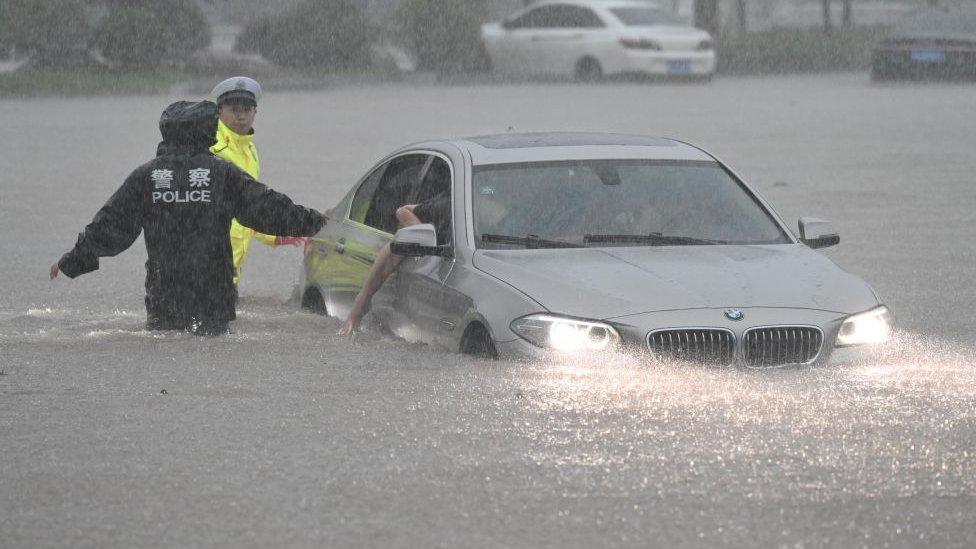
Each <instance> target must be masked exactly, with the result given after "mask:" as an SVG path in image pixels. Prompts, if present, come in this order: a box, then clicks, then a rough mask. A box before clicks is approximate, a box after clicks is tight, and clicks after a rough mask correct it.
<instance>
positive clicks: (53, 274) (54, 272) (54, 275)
mask: <svg viewBox="0 0 976 549" xmlns="http://www.w3.org/2000/svg"><path fill="white" fill-rule="evenodd" d="M60 272H61V267H58V262H57V261H55V262H54V265H51V280H54V279H55V278H57V277H58V273H60Z"/></svg>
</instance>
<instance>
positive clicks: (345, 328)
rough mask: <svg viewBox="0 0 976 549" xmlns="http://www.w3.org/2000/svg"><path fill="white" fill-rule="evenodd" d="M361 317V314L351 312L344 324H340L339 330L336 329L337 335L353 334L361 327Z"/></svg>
mask: <svg viewBox="0 0 976 549" xmlns="http://www.w3.org/2000/svg"><path fill="white" fill-rule="evenodd" d="M360 319H361V317H360V316H358V315H356V314H355V313H350V314H349V316H347V317H346V321H345V322H343V323H342V326H339V330H338V331H336V335H337V336H340V337H346V336H348V335H352V333H353V332H355V331H356V330H358V329H359V321H360Z"/></svg>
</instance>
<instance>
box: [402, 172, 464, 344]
mask: <svg viewBox="0 0 976 549" xmlns="http://www.w3.org/2000/svg"><path fill="white" fill-rule="evenodd" d="M454 178H455V169H454V166H453V165H452V164H451V162H450V160H449V159H448V158H447V157H444V156H440V155H436V156H434V157H433V158H432V160H431V163H430V164H429V166H428V167H427V169H426V171H425V173H424V176H423V179H422V180H421V182H420V184H419V185H418V190H417V192H416V193H415V195H414V200H413V201H415V202H418V203H423V202H424V201H425V200H427V199H430V198H431V197H434V196H437V195H439V194H441V193H446V194H448V195H449V196H451V201H450V207H449V208H448V209H447V210H446V212H445V213H446V215H447V218H446V219H443V220H441V221H440V222H439V223H434V225H435V227H437V228H438V244H439V245H442V246H446V247H447V248H448V250H453V245H454V234H455V233H454V212H453V210H454V203H455V201H454V196H453V194H452V190H453V188H454ZM425 221H427V220H425ZM454 265H455V259H454V257H453V252H449V254H448V257H438V256H427V257H413V258H405V259H403V261H401V263H400V267H399V269H398V270H399V273H398V277H397V283H396V284H397V286H396V302H395V305H394V308H395V309H396V312H397V314H398V315H399V316H400V317H401V318H402V319H403V322H404V323H409V325H410V328H409V330H410V331H413V332H414V333H415V334H416V335H418V336H419V337H420V339H422V340H423V341H425V342H427V343H435V344H440V345H442V346H445V347H452V346H453V344H452V341H453V337H454V334H453V333H452V332H453V330H454V328H455V327H456V326H457V325H458V323H459V322H460V320H461V318H462V316H463V315H464V313H465V312H466V311H467V308H468V306H469V304H470V300H469V299H467V298H466V297H465V296H463V295H461V294H460V293H459V292H457V291H456V290H454V288H453V286H452V285H451V283H450V282H451V280H450V279H451V276H452V274H453V271H454Z"/></svg>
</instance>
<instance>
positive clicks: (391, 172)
mask: <svg viewBox="0 0 976 549" xmlns="http://www.w3.org/2000/svg"><path fill="white" fill-rule="evenodd" d="M428 160H429V157H428V156H427V155H426V154H421V153H406V154H402V155H399V156H397V157H395V158H392V159H390V160H389V161H387V162H385V163H384V164H383V165H381V166H380V167H378V168H377V169H376V170H375V171H374V173H376V174H378V175H377V176H376V177H368V178H366V179H365V180H364V181H363V183H362V184H361V185H360V187H359V189H358V190H357V192H356V195H355V196H354V197H353V200H352V203H351V204H350V207H349V213H348V215H347V216H346V218H345V219H344V220H343V228H342V230H341V231H339V233H338V235H337V238H336V239H335V241H334V242H331V243H326V245H329V244H331V246H332V250H331V254H330V255H332V256H333V258H334V259H333V260H332V266H333V267H332V268H333V271H332V272H333V274H332V277H331V278H332V281H333V282H332V285H331V286H330V288H329V297H328V303H329V310H330V311H333V314H335V315H336V316H340V317H344V316H345V315H346V314H348V311H349V308H350V306H351V305H352V302H353V300H354V299H355V297H356V294H357V293H359V290H360V289H361V288H362V286H363V282H364V281H365V279H366V275H367V274H368V273H369V269H370V268H371V267H372V265H373V262H374V261H376V255H377V254H378V253H379V250H380V248H382V247H383V246H384V245H385V244H387V243H389V242H390V241H391V240H393V235H394V233H395V232H396V229H397V221H396V215H395V214H396V210H397V208H399V207H400V206H402V205H404V204H406V203H407V200H408V197H409V193H410V191H411V190H412V189H413V188H414V186H415V185H416V183H417V181H418V179H419V177H420V174H421V172H422V171H423V168H424V166H425V165H426V163H427V162H428ZM393 276H394V277H395V276H396V274H395V273H394V275H393ZM393 297H394V295H393V293H392V292H391V291H389V290H388V289H387V285H384V287H383V288H381V289H380V291H379V292H377V293H376V295H375V296H373V300H372V310H373V312H374V313H376V314H378V315H379V316H381V317H382V316H384V314H386V313H387V312H388V311H389V310H390V308H391V307H392V303H393Z"/></svg>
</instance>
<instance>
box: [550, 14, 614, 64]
mask: <svg viewBox="0 0 976 549" xmlns="http://www.w3.org/2000/svg"><path fill="white" fill-rule="evenodd" d="M551 8H552V16H551V20H550V23H551V25H552V26H551V27H550V28H548V29H546V30H545V31H544V33H543V36H541V37H540V39H539V42H538V43H539V45H540V48H541V50H542V57H543V63H544V64H545V66H546V67H547V68H548V70H549V71H551V72H552V73H553V74H559V75H572V74H573V73H574V72H575V70H576V63H577V62H578V61H579V60H580V59H581V58H583V57H584V56H585V55H587V54H588V53H589V48H588V45H589V44H590V43H592V42H593V41H594V40H595V39H598V35H599V34H601V33H603V27H604V24H603V21H601V20H600V18H599V16H597V14H596V13H594V12H593V10H591V9H589V8H586V7H583V6H572V5H568V4H557V5H553V6H551Z"/></svg>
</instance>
